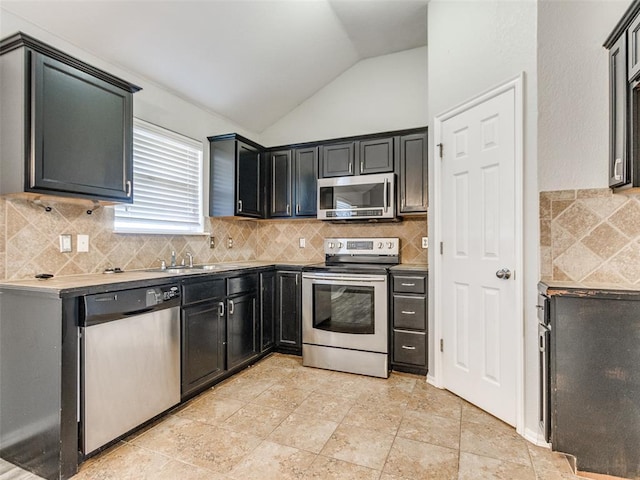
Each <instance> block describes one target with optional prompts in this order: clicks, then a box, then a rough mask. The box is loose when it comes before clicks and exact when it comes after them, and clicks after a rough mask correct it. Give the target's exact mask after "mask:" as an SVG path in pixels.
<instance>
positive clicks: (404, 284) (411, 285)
mask: <svg viewBox="0 0 640 480" xmlns="http://www.w3.org/2000/svg"><path fill="white" fill-rule="evenodd" d="M400 285H402V286H403V287H415V286H416V284H415V283H401V284H400Z"/></svg>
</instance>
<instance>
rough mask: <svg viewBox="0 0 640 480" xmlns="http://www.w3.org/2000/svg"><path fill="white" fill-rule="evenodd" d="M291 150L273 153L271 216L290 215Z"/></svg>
mask: <svg viewBox="0 0 640 480" xmlns="http://www.w3.org/2000/svg"><path fill="white" fill-rule="evenodd" d="M291 167H292V164H291V150H282V151H279V152H273V153H272V154H271V216H272V217H290V216H291V215H292V212H291V204H292V201H291V200H292V198H291V197H292V195H291V183H292V178H293V177H292V168H291Z"/></svg>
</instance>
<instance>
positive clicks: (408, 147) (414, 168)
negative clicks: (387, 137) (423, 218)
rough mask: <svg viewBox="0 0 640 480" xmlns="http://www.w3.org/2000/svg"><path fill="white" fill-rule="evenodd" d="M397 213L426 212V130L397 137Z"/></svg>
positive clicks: (427, 198)
mask: <svg viewBox="0 0 640 480" xmlns="http://www.w3.org/2000/svg"><path fill="white" fill-rule="evenodd" d="M398 141H399V144H400V145H399V150H400V154H399V160H398V163H399V175H398V182H399V184H400V185H399V187H398V196H399V205H400V207H399V213H401V214H412V213H427V205H428V203H429V197H428V195H429V192H428V182H429V180H428V170H427V168H428V167H427V165H428V162H427V132H426V131H424V132H421V133H413V134H410V135H403V136H401V137H399V140H398Z"/></svg>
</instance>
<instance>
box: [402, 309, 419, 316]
mask: <svg viewBox="0 0 640 480" xmlns="http://www.w3.org/2000/svg"><path fill="white" fill-rule="evenodd" d="M401 313H402V314H404V315H415V314H416V312H409V311H407V310H402V312H401Z"/></svg>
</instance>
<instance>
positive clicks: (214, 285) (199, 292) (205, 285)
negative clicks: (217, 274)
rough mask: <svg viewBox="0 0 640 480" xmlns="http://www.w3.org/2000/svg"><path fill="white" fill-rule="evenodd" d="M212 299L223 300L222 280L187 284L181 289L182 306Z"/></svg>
mask: <svg viewBox="0 0 640 480" xmlns="http://www.w3.org/2000/svg"><path fill="white" fill-rule="evenodd" d="M212 298H224V279H223V278H217V279H215V280H207V281H205V282H198V283H188V284H186V285H185V286H184V287H183V295H182V304H183V305H189V304H191V303H198V302H202V301H204V300H209V299H212Z"/></svg>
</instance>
